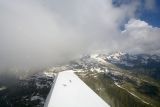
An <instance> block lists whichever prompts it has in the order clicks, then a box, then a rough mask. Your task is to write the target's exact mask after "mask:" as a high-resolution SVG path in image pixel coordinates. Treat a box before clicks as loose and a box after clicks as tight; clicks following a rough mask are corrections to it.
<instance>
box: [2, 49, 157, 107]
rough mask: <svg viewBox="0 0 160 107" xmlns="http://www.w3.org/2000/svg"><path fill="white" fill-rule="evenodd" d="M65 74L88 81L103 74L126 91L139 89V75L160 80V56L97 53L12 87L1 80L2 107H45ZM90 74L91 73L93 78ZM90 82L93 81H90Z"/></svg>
mask: <svg viewBox="0 0 160 107" xmlns="http://www.w3.org/2000/svg"><path fill="white" fill-rule="evenodd" d="M64 70H74V71H76V72H80V73H82V75H83V76H82V77H85V79H87V78H90V77H94V78H97V77H98V75H99V74H105V75H106V76H107V77H109V78H110V79H111V81H113V83H114V85H116V86H118V87H122V86H121V84H124V83H125V82H129V83H130V82H131V83H134V84H133V85H135V86H136V87H139V84H140V83H141V82H140V81H142V80H141V78H139V77H135V75H145V76H148V77H149V78H153V79H159V78H160V72H159V70H160V56H159V55H147V54H134V55H133V54H128V53H123V52H117V53H113V54H99V53H97V54H95V53H94V54H90V55H86V56H83V57H82V58H80V59H77V60H74V61H71V62H70V63H68V64H67V65H64V66H56V67H54V66H53V67H51V68H47V69H46V70H44V71H43V72H38V73H35V74H33V75H31V76H28V77H27V78H19V79H18V80H16V83H15V84H12V85H5V84H4V83H3V81H5V79H6V81H7V78H4V79H3V80H2V78H0V102H2V103H0V106H2V107H22V106H23V107H43V104H44V102H45V99H46V97H47V95H48V93H49V91H50V88H51V85H52V83H53V80H54V77H55V74H56V73H58V72H61V71H64ZM89 72H90V73H91V74H90V75H89ZM104 79H105V78H104ZM87 81H89V80H88V79H87ZM145 81H148V80H145ZM145 84H146V83H145ZM147 84H148V83H147ZM149 86H150V85H149ZM145 87H146V86H145ZM97 90H100V89H97ZM149 90H150V89H149Z"/></svg>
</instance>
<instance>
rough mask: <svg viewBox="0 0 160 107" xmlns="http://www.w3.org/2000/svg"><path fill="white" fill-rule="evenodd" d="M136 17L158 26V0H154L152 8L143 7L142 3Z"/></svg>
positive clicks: (159, 11)
mask: <svg viewBox="0 0 160 107" xmlns="http://www.w3.org/2000/svg"><path fill="white" fill-rule="evenodd" d="M138 18H140V19H141V20H144V21H146V22H148V23H149V24H150V25H152V26H154V27H160V0H155V8H154V9H153V10H148V9H145V8H144V7H143V5H142V8H141V10H140V15H139V16H138Z"/></svg>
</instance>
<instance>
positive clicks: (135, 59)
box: [107, 52, 160, 67]
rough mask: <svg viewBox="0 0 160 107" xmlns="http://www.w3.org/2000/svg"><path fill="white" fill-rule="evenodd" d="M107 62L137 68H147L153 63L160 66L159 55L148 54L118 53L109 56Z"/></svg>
mask: <svg viewBox="0 0 160 107" xmlns="http://www.w3.org/2000/svg"><path fill="white" fill-rule="evenodd" d="M107 61H109V62H110V63H113V64H118V65H123V66H125V67H137V66H147V65H150V64H152V63H154V64H159V63H160V56H159V55H148V54H134V55H133V54H127V53H123V52H117V53H114V54H111V55H109V56H107Z"/></svg>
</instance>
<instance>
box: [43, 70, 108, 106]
mask: <svg viewBox="0 0 160 107" xmlns="http://www.w3.org/2000/svg"><path fill="white" fill-rule="evenodd" d="M45 107H110V106H109V105H108V104H107V103H106V102H105V101H103V100H102V99H101V98H100V97H99V96H98V95H97V94H96V93H95V92H94V91H92V90H91V89H90V88H89V87H88V86H87V85H86V84H85V83H84V82H83V81H82V80H81V79H80V78H79V77H78V76H76V75H75V74H74V73H73V71H63V72H61V73H59V74H58V76H57V78H56V79H55V84H53V86H52V88H51V91H50V93H49V95H48V97H47V100H46V103H45Z"/></svg>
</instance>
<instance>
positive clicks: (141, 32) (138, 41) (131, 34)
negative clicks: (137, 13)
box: [122, 19, 160, 54]
mask: <svg viewBox="0 0 160 107" xmlns="http://www.w3.org/2000/svg"><path fill="white" fill-rule="evenodd" d="M159 34H160V28H157V27H153V26H151V25H149V24H148V23H147V22H145V21H141V20H136V19H131V20H130V21H129V22H128V23H127V24H126V25H125V30H124V31H123V32H122V36H123V39H124V44H123V45H124V47H125V49H126V50H128V51H131V52H138V53H151V54H154V53H160V45H159V42H160V36H159Z"/></svg>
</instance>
